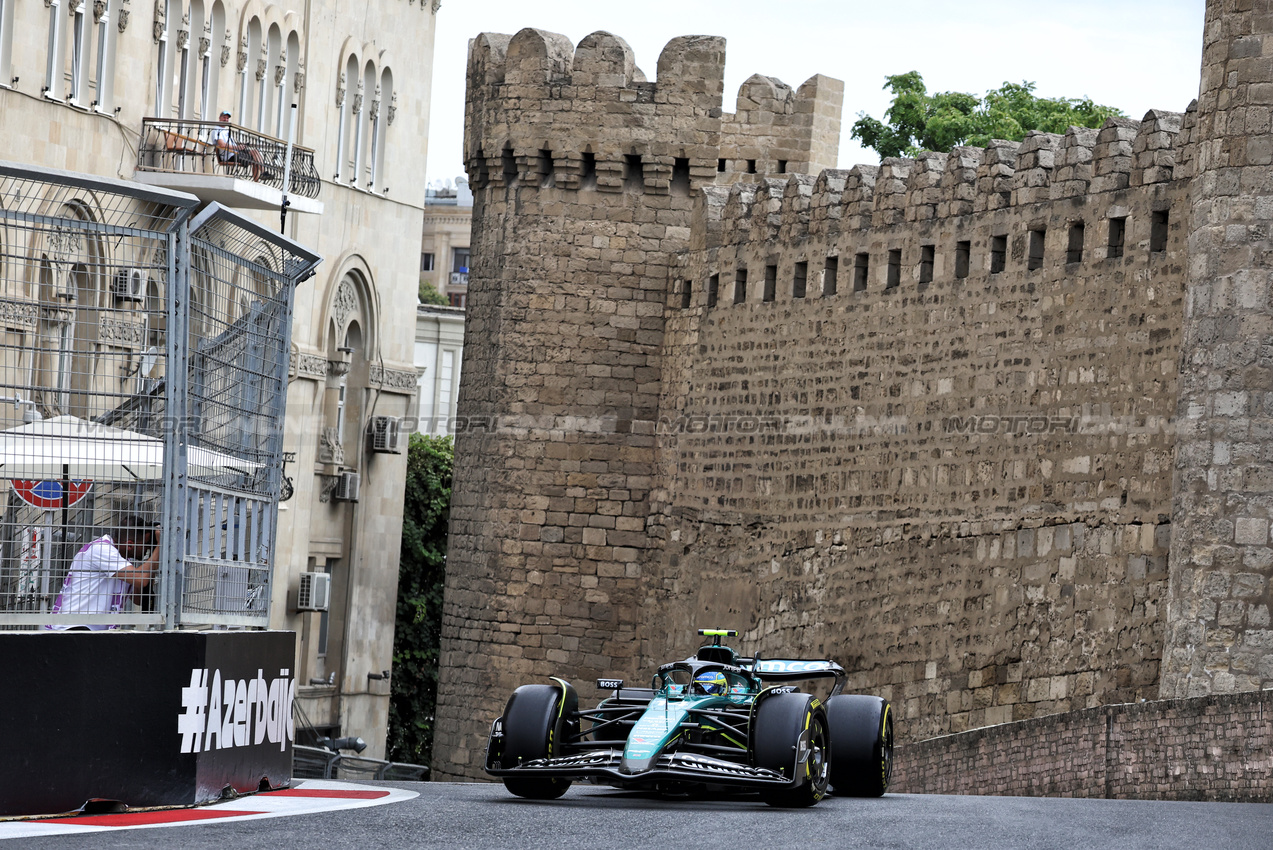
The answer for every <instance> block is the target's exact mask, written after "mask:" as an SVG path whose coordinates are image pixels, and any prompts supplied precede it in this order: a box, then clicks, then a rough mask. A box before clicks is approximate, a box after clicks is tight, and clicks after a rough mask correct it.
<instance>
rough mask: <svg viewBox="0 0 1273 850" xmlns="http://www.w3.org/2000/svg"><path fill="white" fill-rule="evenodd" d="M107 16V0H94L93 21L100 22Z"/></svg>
mask: <svg viewBox="0 0 1273 850" xmlns="http://www.w3.org/2000/svg"><path fill="white" fill-rule="evenodd" d="M104 17H106V0H93V23H94V24H100V23H101V22H102V18H104Z"/></svg>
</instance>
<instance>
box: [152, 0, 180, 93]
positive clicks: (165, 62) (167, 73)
mask: <svg viewBox="0 0 1273 850" xmlns="http://www.w3.org/2000/svg"><path fill="white" fill-rule="evenodd" d="M164 10H165V11H164V21H163V26H162V28H160V30H159V52H158V53H157V55H156V57H155V117H156V118H167V117H169V116H170V115H171V114H172V74H173V69H174V67H175V65H176V58H175V56H174V50H173V47H174V45H173V44H172V42H173V41H175V40H176V32H177V25H178V24H179V23H180V21H174V20H173V17H174V16H175V15H177V14H179V13H180V11H181V6H180V4H179V3H177V2H176V0H165V3H164Z"/></svg>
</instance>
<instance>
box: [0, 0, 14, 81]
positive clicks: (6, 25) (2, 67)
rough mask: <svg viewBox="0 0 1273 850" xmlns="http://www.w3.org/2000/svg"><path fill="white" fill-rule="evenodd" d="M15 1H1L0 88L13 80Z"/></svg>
mask: <svg viewBox="0 0 1273 850" xmlns="http://www.w3.org/2000/svg"><path fill="white" fill-rule="evenodd" d="M15 5H16V2H15V0H0V87H4V88H9V86H10V85H11V83H10V82H9V81H10V80H12V79H13V7H14V6H15Z"/></svg>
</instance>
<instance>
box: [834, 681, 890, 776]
mask: <svg viewBox="0 0 1273 850" xmlns="http://www.w3.org/2000/svg"><path fill="white" fill-rule="evenodd" d="M827 720H828V722H829V723H830V727H831V788H832V790H834V791H835V793H836V794H840V795H843V796H846V797H879V796H880V795H882V794H883V793H884V792H885V791H887V790H888V783H889V779H890V778H891V776H892V773H893V712H892V706H890V705H889V703H888V700H885V699H881V698H880V697H872V696H864V695H859V694H841V695H840V696H834V697H831V699H829V700H827Z"/></svg>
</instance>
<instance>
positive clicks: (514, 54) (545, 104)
mask: <svg viewBox="0 0 1273 850" xmlns="http://www.w3.org/2000/svg"><path fill="white" fill-rule="evenodd" d="M657 70H658V73H657V77H656V79H655V80H654V81H653V82H650V81H647V80H646V77H645V75H644V74H643V73H642V71H641V69H640V68H639V67H637V65H636V60H635V57H634V56H633V53H632V48H631V47H630V46H629V45H628V44H627V42H625V41H624V40H623V39H622V38H619V37H618V36H615V35H612V34H610V33H607V32H595V33H592V34H591V35H589V36H586V37H585V38H584V39H583V40H582V41H580V42H579V45H578V47H576V46H574V45H572V44H571V43H570V40H569V39H567V38H566V37H565V36H562V35H558V34H556V33H551V32H546V31H543V30H537V29H524V30H522V31H521V32H518V33H517V34H516V35H512V36H509V35H503V34H497V33H483V34H482V35H480V36H478V37H477V38H476V39H474V40H473V42H472V43H471V45H470V49H469V66H468V101H467V106H466V113H465V132H464V137H465V145H464V150H465V159H466V164H467V168H468V171H469V175H470V184H471V186H472V187H473V189H474V191H481V190H483V189H485V188H487V187H488V186H489V187H491V188H494V189H497V190H498V189H506V188H508V187H509V186H512V185H517V186H518V187H520V188H523V189H540V188H553V189H564V190H569V191H575V190H596V191H598V192H603V193H612V194H618V193H625V192H626V193H634V192H635V193H648V194H654V195H667V194H673V193H678V194H683V195H687V194H689V192H691V191H695V190H698V189H701V188H703V187H705V186H708V185H712V184H714V183H725V184H727V183H730V182H733V181H734V180H736V179H740V178H743V177H750V178H751V179H757V178H760V177H764V176H773V175H785V174H806V173H810V174H816V173H817V172H818V171H819V170H820V169H821V168H823V167H826V166H829V165H833V164H834V161H835V151H836V149H837V148H838V146H839V132H840V107H841V101H842V99H843V91H844V87H843V84H842V83H840V82H839V81H838V80H832V79H831V78H829V77H823V76H821V75H818V76H815V77H812V78H810V79H809V80H807V81H806V82H805V83H804V84H803V85H801V86H800V87H799V88H798V89H793V88H791V87H790V86H788V85H787V84H785V83H783V82H782V81H781V80H777V79H774V78H772V77H766V76H763V75H760V74H755V75H753V76H752V77H750V78H749V79H748V80H747V81H746V82H744V83H743V85H742V86H741V87H740V88H739V91H738V96H737V100H736V106H735V112H734V113H725V112H723V111H722V98H723V87H724V73H725V40H724V39H722V38H717V37H714V36H682V37H680V38H675V39H672V40H671V41H670V42H668V44H667V46H666V47H665V48H664V49H663V52H662V53H661V54H660V56H659V60H658V68H657ZM753 175H754V176H753Z"/></svg>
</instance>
